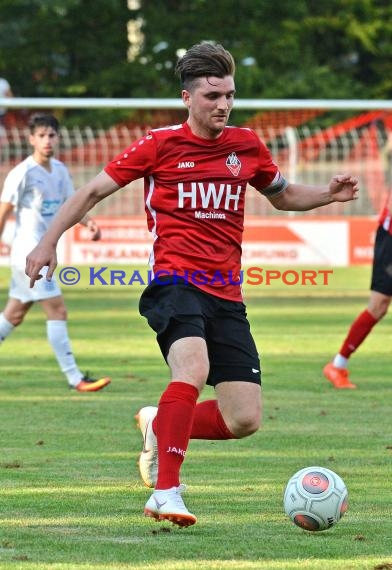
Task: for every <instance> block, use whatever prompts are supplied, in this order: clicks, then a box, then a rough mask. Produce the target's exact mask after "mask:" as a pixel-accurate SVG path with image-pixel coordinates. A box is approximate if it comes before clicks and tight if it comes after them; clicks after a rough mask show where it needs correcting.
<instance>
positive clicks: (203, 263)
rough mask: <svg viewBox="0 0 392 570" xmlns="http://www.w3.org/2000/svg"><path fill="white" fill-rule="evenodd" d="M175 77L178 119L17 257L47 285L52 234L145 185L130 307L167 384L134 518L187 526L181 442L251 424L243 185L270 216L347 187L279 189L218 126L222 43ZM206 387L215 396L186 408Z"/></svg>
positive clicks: (199, 52) (243, 136)
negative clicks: (148, 240)
mask: <svg viewBox="0 0 392 570" xmlns="http://www.w3.org/2000/svg"><path fill="white" fill-rule="evenodd" d="M176 71H177V73H178V75H179V76H180V79H181V83H182V100H183V102H184V104H185V106H186V107H187V109H188V112H189V115H188V119H187V121H186V122H185V123H184V124H181V125H175V126H171V127H167V128H163V129H156V130H152V131H151V132H149V134H147V135H146V136H144V137H143V138H141V139H140V140H139V141H136V142H134V143H132V144H131V145H130V146H129V147H128V148H127V149H126V150H125V151H124V152H123V153H121V154H120V155H119V156H117V157H116V158H115V159H114V160H113V161H112V162H110V163H109V164H108V165H107V166H106V167H105V168H104V170H103V171H102V172H101V173H99V174H98V175H97V176H96V177H95V178H94V179H93V180H91V181H90V182H88V183H87V184H85V185H84V186H83V187H82V188H80V189H79V190H78V192H77V193H76V194H75V196H73V197H72V198H71V199H70V200H68V201H67V202H66V204H64V205H63V206H62V208H61V210H60V212H59V214H58V216H57V217H56V219H55V220H54V222H53V223H52V225H51V227H50V228H49V230H48V232H47V234H46V235H45V237H44V238H43V239H42V240H41V242H40V244H39V245H38V246H37V247H36V248H35V249H34V250H33V251H32V252H31V253H30V254H29V256H28V257H27V263H26V273H27V274H28V275H29V276H30V279H31V283H32V284H33V283H34V282H35V280H36V279H39V271H40V269H41V267H43V266H45V265H47V266H49V269H48V273H47V276H48V278H50V276H51V275H52V274H53V271H54V269H55V267H56V264H57V261H56V245H57V242H58V240H59V238H60V236H61V235H62V233H63V232H64V231H65V230H66V229H68V228H69V227H71V226H72V225H74V224H75V223H77V222H78V220H79V219H80V218H81V217H82V216H83V215H84V214H85V213H86V212H87V211H89V210H90V209H91V208H92V207H93V206H94V205H95V204H96V203H97V202H99V201H100V200H102V199H103V198H105V197H106V196H109V195H110V194H112V193H113V192H116V191H117V190H118V189H119V188H122V187H124V186H125V185H126V184H128V183H129V182H131V181H132V180H135V179H137V178H140V177H143V178H144V181H145V204H146V213H147V220H148V226H149V229H150V231H151V232H152V234H153V237H154V244H153V249H152V253H151V257H150V264H151V267H152V270H153V272H154V276H155V279H154V280H153V281H152V282H151V284H150V285H149V286H148V287H147V288H146V289H145V290H144V292H143V294H142V296H141V299H140V312H141V314H142V315H143V316H145V317H146V318H147V320H148V323H149V325H150V326H151V327H152V328H153V330H154V331H155V333H156V335H157V341H158V343H159V346H160V349H161V351H162V354H163V356H164V358H165V360H166V362H167V364H168V366H169V369H170V377H171V379H170V382H169V384H168V386H167V387H166V389H165V390H164V392H163V394H162V395H161V397H160V400H159V404H158V406H157V407H155V406H148V407H145V408H142V409H141V410H140V411H139V414H138V419H139V426H140V428H141V430H142V435H143V440H144V446H143V452H142V454H141V456H140V460H139V467H140V473H141V476H142V478H143V480H144V482H145V484H146V485H147V486H149V487H154V488H155V489H154V492H153V493H152V495H151V497H150V498H149V500H148V501H147V504H146V506H145V509H144V513H145V514H146V515H147V516H151V517H153V518H155V519H156V520H170V521H172V522H173V523H175V524H177V525H179V526H189V525H192V524H194V523H195V522H196V517H195V515H193V514H192V513H191V512H189V511H188V509H187V507H186V506H185V504H184V502H183V499H182V496H181V493H182V491H183V489H184V488H183V485H181V484H180V468H181V465H182V462H183V460H184V458H185V454H186V450H187V447H188V443H189V440H190V439H191V438H195V439H211V440H224V439H231V438H242V437H245V436H248V435H250V434H252V433H254V432H255V431H257V430H258V428H259V425H260V421H261V378H260V376H261V374H260V362H259V356H258V352H257V349H256V346H255V343H254V341H253V338H252V335H251V332H250V326H249V322H248V320H247V317H246V312H245V305H244V304H243V300H242V294H241V278H240V268H241V242H242V231H243V221H244V201H245V192H246V189H247V186H248V184H250V185H251V186H253V187H254V188H256V190H258V191H259V192H260V193H261V194H263V195H264V196H265V197H266V198H267V199H268V200H269V201H270V202H271V203H272V204H273V205H274V206H275V207H276V208H277V209H279V210H309V209H312V208H315V207H318V206H323V205H326V204H330V203H331V202H334V201H339V202H345V201H348V200H352V199H355V198H356V197H357V192H358V181H357V179H356V178H353V177H352V176H350V175H348V174H342V175H337V176H334V177H333V178H332V179H331V181H330V182H329V184H328V185H323V186H322V185H320V186H305V185H303V184H293V183H289V182H288V181H287V180H286V179H285V178H284V176H283V175H282V174H281V173H280V171H279V169H278V167H277V165H276V164H274V162H273V160H272V158H271V155H270V153H269V151H268V149H267V148H266V146H265V145H264V144H263V142H261V141H260V140H259V138H258V137H257V136H256V134H255V133H254V132H253V131H252V130H250V129H246V128H236V127H230V126H227V122H228V119H229V115H230V111H231V108H232V106H233V100H234V93H235V83H234V71H235V65H234V61H233V58H232V56H231V54H230V53H229V52H228V51H227V50H225V49H224V48H223V47H222V46H221V45H216V44H214V43H211V42H202V43H200V44H196V45H194V46H193V47H191V48H190V49H189V50H188V51H187V52H186V53H185V55H184V56H183V57H182V58H181V59H180V60H179V61H178V63H177V67H176ZM206 383H208V384H209V385H212V386H213V387H214V389H215V395H216V399H212V400H207V401H204V402H200V403H197V400H198V397H199V395H200V393H201V391H202V390H203V388H204V386H205V384H206Z"/></svg>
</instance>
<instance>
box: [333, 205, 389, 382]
mask: <svg viewBox="0 0 392 570" xmlns="http://www.w3.org/2000/svg"><path fill="white" fill-rule="evenodd" d="M389 201H390V197H389V196H388V198H387V202H386V204H385V207H384V208H383V209H382V211H381V214H380V217H379V220H378V226H377V231H376V239H375V242H374V255H373V267H372V278H371V284H370V296H369V300H368V305H367V307H366V309H364V310H363V311H361V313H360V314H359V315H358V316H357V317H356V319H355V320H354V321H353V322H352V324H351V326H350V328H349V330H348V333H347V336H346V338H345V339H344V341H343V344H342V346H341V347H340V350H339V352H338V353H337V354H336V355H335V357H334V359H333V360H332V362H328V363H327V364H326V365H325V366H324V368H323V373H324V376H325V377H326V378H327V380H329V381H330V382H331V384H332V385H333V386H334V387H335V388H337V389H339V390H345V389H353V388H356V387H357V385H356V384H354V383H353V382H351V380H350V376H349V371H348V368H347V366H348V361H349V358H350V357H351V355H352V354H353V353H354V352H355V351H356V350H357V349H358V348H359V347H360V346H361V344H362V343H363V342H364V340H365V339H366V338H367V336H368V334H369V333H370V331H371V330H372V328H373V327H374V325H376V324H377V323H379V322H380V321H381V319H382V318H383V317H384V316H385V315H386V314H387V312H388V309H389V305H390V303H391V298H392V213H391V210H390V206H389Z"/></svg>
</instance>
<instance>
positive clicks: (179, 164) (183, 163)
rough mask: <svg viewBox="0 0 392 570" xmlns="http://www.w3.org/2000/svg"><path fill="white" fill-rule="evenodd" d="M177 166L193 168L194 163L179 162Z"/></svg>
mask: <svg viewBox="0 0 392 570" xmlns="http://www.w3.org/2000/svg"><path fill="white" fill-rule="evenodd" d="M177 168H195V163H194V162H190V161H186V162H179V163H178V165H177Z"/></svg>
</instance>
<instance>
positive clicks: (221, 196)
mask: <svg viewBox="0 0 392 570" xmlns="http://www.w3.org/2000/svg"><path fill="white" fill-rule="evenodd" d="M241 190H242V186H240V185H238V186H237V187H236V189H235V190H234V189H233V190H232V188H231V184H219V185H218V186H215V184H214V183H213V182H209V183H208V185H207V187H205V185H204V183H203V182H189V184H186V185H185V184H184V183H183V182H179V183H178V207H179V208H184V207H185V199H186V198H190V199H191V203H190V207H191V208H200V206H201V207H202V208H213V209H214V210H218V209H219V208H223V209H225V210H230V206H231V208H232V209H233V210H238V202H239V199H240V196H241Z"/></svg>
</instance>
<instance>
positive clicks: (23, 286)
mask: <svg viewBox="0 0 392 570" xmlns="http://www.w3.org/2000/svg"><path fill="white" fill-rule="evenodd" d="M47 270H48V268H47V267H44V268H43V269H42V271H41V275H43V277H42V279H40V280H39V281H36V282H35V284H34V287H33V288H32V289H30V277H28V276H27V275H26V273H25V268H24V267H20V266H18V265H12V266H11V284H10V288H9V292H8V294H9V296H10V297H12V298H13V299H18V300H19V301H21V302H22V303H30V302H35V301H43V300H44V299H50V298H51V297H58V296H59V295H62V293H61V290H60V289H59V286H58V285H57V282H56V279H55V277H54V276H53V277H52V280H51V281H47V280H46V278H45V275H46V273H47Z"/></svg>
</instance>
